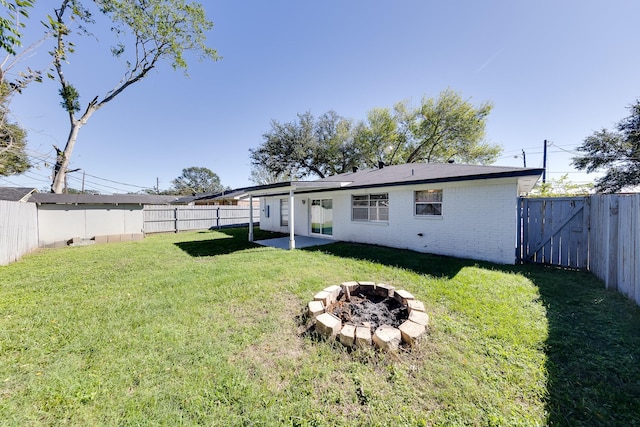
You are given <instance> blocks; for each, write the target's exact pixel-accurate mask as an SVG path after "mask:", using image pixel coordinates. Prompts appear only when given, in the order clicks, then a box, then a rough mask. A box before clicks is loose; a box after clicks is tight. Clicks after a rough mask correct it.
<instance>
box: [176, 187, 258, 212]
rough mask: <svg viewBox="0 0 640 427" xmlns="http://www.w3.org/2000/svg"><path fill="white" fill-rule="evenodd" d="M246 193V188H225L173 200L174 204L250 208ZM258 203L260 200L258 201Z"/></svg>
mask: <svg viewBox="0 0 640 427" xmlns="http://www.w3.org/2000/svg"><path fill="white" fill-rule="evenodd" d="M244 194H245V189H244V188H237V189H234V190H225V191H221V192H217V193H197V194H193V195H191V196H182V197H179V198H178V199H177V200H176V201H175V202H172V204H176V205H189V206H202V205H213V206H243V207H246V208H248V207H249V202H248V201H247V200H246V199H243V198H242V196H244ZM256 203H259V202H258V201H256Z"/></svg>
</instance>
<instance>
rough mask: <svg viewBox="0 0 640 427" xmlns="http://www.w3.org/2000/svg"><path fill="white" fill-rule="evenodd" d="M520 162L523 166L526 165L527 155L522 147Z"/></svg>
mask: <svg viewBox="0 0 640 427" xmlns="http://www.w3.org/2000/svg"><path fill="white" fill-rule="evenodd" d="M522 164H523V166H524V167H525V168H526V167H527V155H526V154H525V152H524V148H523V149H522Z"/></svg>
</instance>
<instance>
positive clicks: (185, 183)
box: [170, 166, 225, 195]
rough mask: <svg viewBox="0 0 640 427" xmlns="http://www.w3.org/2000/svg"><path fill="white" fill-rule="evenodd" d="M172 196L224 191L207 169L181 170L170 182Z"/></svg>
mask: <svg viewBox="0 0 640 427" xmlns="http://www.w3.org/2000/svg"><path fill="white" fill-rule="evenodd" d="M171 183H172V184H173V189H172V190H171V191H170V192H171V193H172V194H177V195H189V194H199V193H219V192H221V191H223V190H225V187H223V186H222V184H220V178H219V177H218V175H217V174H215V173H214V172H213V171H211V170H210V169H207V168H203V167H195V166H192V167H190V168H185V169H182V174H181V175H180V176H179V177H177V178H176V179H174V180H173V181H171Z"/></svg>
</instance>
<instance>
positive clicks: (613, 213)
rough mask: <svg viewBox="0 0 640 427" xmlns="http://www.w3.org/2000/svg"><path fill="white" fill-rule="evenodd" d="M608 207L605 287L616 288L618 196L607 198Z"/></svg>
mask: <svg viewBox="0 0 640 427" xmlns="http://www.w3.org/2000/svg"><path fill="white" fill-rule="evenodd" d="M607 201H608V203H607V205H608V208H609V224H608V227H609V242H608V245H609V251H608V252H609V256H608V257H607V280H606V286H607V289H618V198H617V196H610V197H608V198H607Z"/></svg>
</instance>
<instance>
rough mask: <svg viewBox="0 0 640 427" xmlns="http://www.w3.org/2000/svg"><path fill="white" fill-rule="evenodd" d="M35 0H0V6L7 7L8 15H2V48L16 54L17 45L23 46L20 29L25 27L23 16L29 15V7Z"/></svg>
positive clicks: (0, 34) (0, 29)
mask: <svg viewBox="0 0 640 427" xmlns="http://www.w3.org/2000/svg"><path fill="white" fill-rule="evenodd" d="M34 1H35V0H15V1H13V2H9V1H6V0H0V6H3V7H4V8H5V9H6V12H7V16H0V48H1V49H3V50H4V51H6V52H7V53H9V54H11V55H15V54H16V47H19V46H21V43H20V37H21V36H22V34H21V33H20V29H21V28H23V27H24V24H23V23H22V21H21V18H26V17H28V16H29V15H28V9H29V8H31V7H33V3H34Z"/></svg>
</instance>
